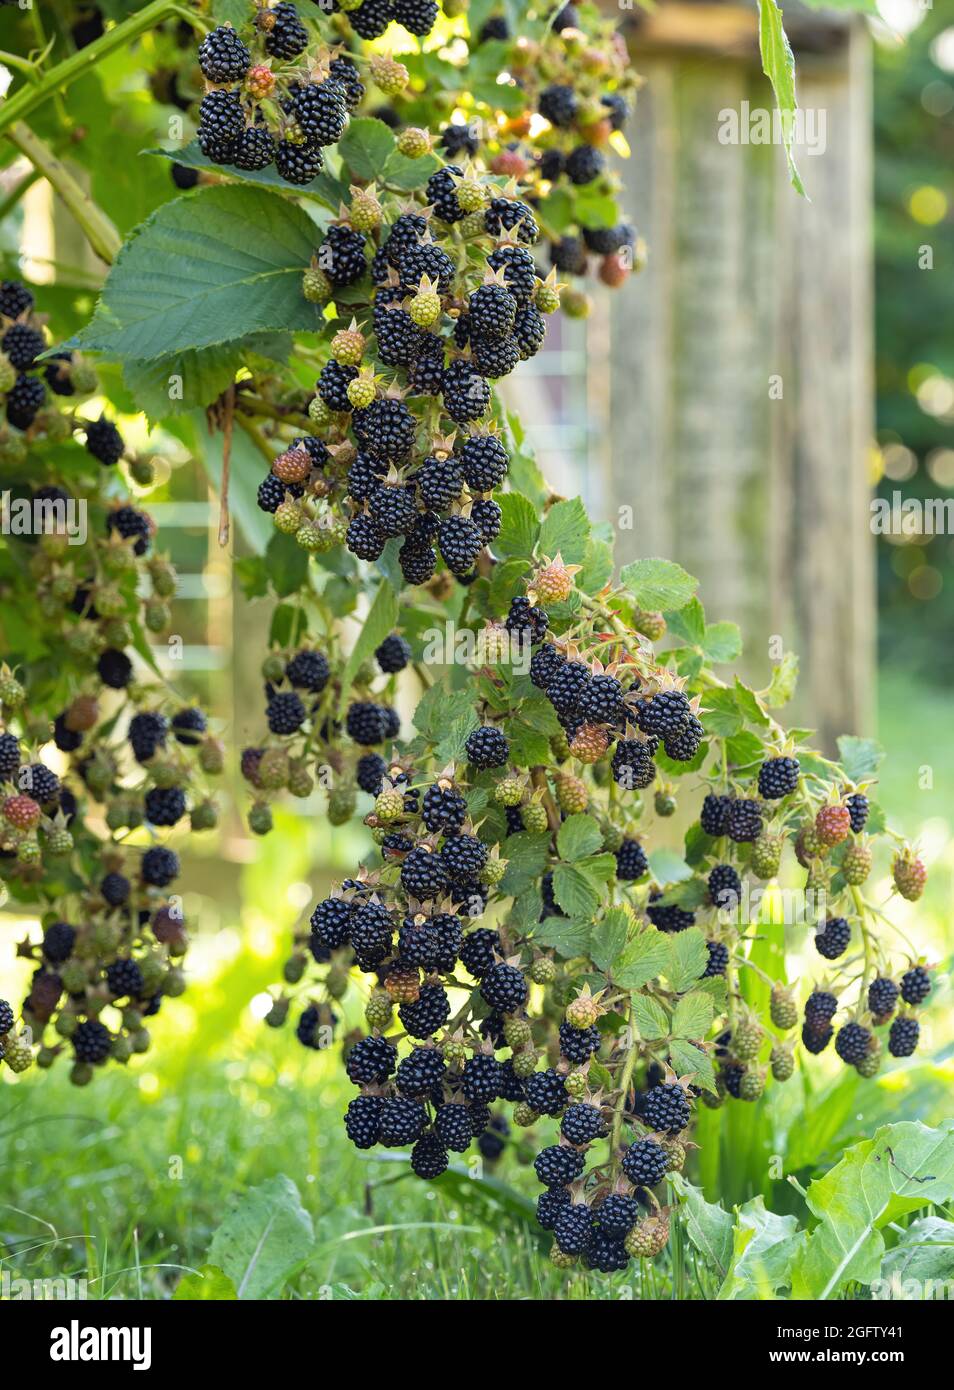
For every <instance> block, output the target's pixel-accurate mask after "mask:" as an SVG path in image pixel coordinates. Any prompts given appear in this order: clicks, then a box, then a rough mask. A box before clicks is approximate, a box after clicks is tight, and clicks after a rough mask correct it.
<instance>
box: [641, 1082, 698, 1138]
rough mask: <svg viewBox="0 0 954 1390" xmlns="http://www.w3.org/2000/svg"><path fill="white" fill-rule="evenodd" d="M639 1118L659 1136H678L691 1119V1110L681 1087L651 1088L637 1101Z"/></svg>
mask: <svg viewBox="0 0 954 1390" xmlns="http://www.w3.org/2000/svg"><path fill="white" fill-rule="evenodd" d="M638 1112H639V1117H640V1119H641V1120H643V1121H644V1122H645V1123H646V1124H647V1125H648V1126H649V1127H650V1129H654V1130H657V1131H658V1132H659V1133H661V1134H678V1133H679V1131H680V1130H682V1129H685V1128H686V1125H687V1124H688V1123H689V1121H690V1119H691V1118H692V1110H691V1108H690V1106H689V1101H688V1099H687V1097H686V1093H685V1091H684V1090H683V1089H682V1087H681V1086H653V1088H652V1090H650V1091H647V1092H646V1094H645V1096H641V1097H640V1098H639V1100H638Z"/></svg>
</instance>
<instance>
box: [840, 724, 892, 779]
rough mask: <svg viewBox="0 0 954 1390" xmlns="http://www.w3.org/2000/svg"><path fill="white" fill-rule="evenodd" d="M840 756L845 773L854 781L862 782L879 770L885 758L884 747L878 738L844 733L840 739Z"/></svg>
mask: <svg viewBox="0 0 954 1390" xmlns="http://www.w3.org/2000/svg"><path fill="white" fill-rule="evenodd" d="M838 756H839V758H840V760H841V765H842V767H843V768H844V769H845V775H846V776H847V777H850V778H851V780H852V782H862V781H864V779H865V778H866V777H873V776H874V774H875V773H876V772H877V771H878V768H879V767H880V766H881V763H882V761H883V759H884V749H883V748H882V746H881V744H880V743H878V741H877V740H876V739H873V738H856V737H855V735H854V734H842V735H841V737H840V738H839V740H838Z"/></svg>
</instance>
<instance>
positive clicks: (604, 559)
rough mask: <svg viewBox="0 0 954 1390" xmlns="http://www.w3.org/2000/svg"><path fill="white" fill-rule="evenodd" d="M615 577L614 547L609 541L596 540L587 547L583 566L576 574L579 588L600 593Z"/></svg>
mask: <svg viewBox="0 0 954 1390" xmlns="http://www.w3.org/2000/svg"><path fill="white" fill-rule="evenodd" d="M612 577H613V547H612V545H611V544H610V542H608V541H601V540H594V539H593V538H592V537H591V538H590V543H589V545H588V546H587V547H586V558H585V560H584V561H583V568H582V570H581V571H580V573H579V574H578V575H577V576H576V584H577V588H578V589H580V590H581V591H582V592H583V593H584V594H590V595H592V594H598V593H599V591H600V590H601V589H602V588H604V587H605V586H606V585H607V584H608V583H609V581H610V580H611V579H612Z"/></svg>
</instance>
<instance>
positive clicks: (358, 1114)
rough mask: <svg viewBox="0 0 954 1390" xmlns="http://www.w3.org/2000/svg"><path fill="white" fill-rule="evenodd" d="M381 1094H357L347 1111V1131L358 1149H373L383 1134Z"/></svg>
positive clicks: (345, 1119) (345, 1120)
mask: <svg viewBox="0 0 954 1390" xmlns="http://www.w3.org/2000/svg"><path fill="white" fill-rule="evenodd" d="M383 1106H384V1101H383V1100H382V1099H381V1097H380V1096H355V1098H354V1100H352V1101H351V1103H350V1104H349V1106H348V1108H347V1110H346V1111H345V1118H344V1122H345V1133H346V1134H347V1136H348V1138H349V1139H350V1140H351V1142H352V1144H354V1146H355V1148H356V1149H373V1148H374V1146H375V1144H377V1142H378V1140H379V1139H380V1136H381V1111H382V1109H383Z"/></svg>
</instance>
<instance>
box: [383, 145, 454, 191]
mask: <svg viewBox="0 0 954 1390" xmlns="http://www.w3.org/2000/svg"><path fill="white" fill-rule="evenodd" d="M440 167H441V162H440V160H439V159H438V158H437V156H436V155H433V154H422V155H421V157H420V158H419V159H409V158H408V156H407V155H406V154H401V152H400V150H395V151H394V152H393V154H391V155H390V156H389V158H388V161H387V163H386V164H385V166H384V175H383V177H384V181H385V183H387V184H389V185H390V186H391V187H392V188H400V189H402V190H403V191H404V192H405V193H410V192H411V191H412V190H413V189H415V188H422V187H423V186H424V184H425V183H427V180H428V179H429V178H430V176H431V174H433V173H434V172H435V171H436V170H437V169H439V168H440Z"/></svg>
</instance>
